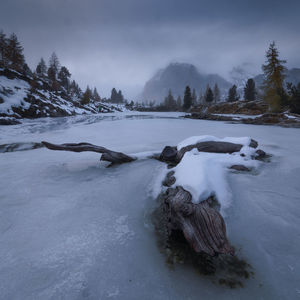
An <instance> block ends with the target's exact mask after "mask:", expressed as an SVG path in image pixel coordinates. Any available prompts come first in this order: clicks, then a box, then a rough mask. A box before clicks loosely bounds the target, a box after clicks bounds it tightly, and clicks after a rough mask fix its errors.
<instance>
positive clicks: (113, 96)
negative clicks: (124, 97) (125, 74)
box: [110, 88, 118, 103]
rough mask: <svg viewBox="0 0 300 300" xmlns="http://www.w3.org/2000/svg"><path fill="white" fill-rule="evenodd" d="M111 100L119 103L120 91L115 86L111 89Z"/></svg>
mask: <svg viewBox="0 0 300 300" xmlns="http://www.w3.org/2000/svg"><path fill="white" fill-rule="evenodd" d="M110 101H111V102H112V103H117V101H118V92H117V90H116V89H115V88H113V89H112V90H111V96H110Z"/></svg>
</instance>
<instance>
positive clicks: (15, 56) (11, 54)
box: [7, 33, 25, 72]
mask: <svg viewBox="0 0 300 300" xmlns="http://www.w3.org/2000/svg"><path fill="white" fill-rule="evenodd" d="M7 60H8V66H9V67H10V68H12V69H14V70H16V71H18V72H22V70H23V66H24V63H25V58H24V55H23V47H22V46H21V44H20V42H19V41H18V38H17V36H16V35H15V34H14V33H13V34H11V35H10V37H9V39H8V40H7Z"/></svg>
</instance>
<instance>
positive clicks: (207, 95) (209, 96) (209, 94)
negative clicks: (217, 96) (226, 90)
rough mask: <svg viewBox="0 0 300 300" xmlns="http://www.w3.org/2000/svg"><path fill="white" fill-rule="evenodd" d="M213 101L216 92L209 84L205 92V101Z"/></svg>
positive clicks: (208, 102)
mask: <svg viewBox="0 0 300 300" xmlns="http://www.w3.org/2000/svg"><path fill="white" fill-rule="evenodd" d="M213 101H214V94H213V92H212V89H211V88H210V86H209V85H207V88H206V92H205V103H207V104H211V103H212V102H213Z"/></svg>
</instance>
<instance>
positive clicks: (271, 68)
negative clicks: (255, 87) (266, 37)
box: [262, 42, 286, 111]
mask: <svg viewBox="0 0 300 300" xmlns="http://www.w3.org/2000/svg"><path fill="white" fill-rule="evenodd" d="M285 63H286V61H285V60H281V59H279V51H278V49H277V48H276V45H275V42H273V43H271V44H270V46H269V49H268V50H267V52H266V64H265V65H263V66H262V70H263V72H264V75H265V81H264V86H263V88H264V100H265V101H266V102H267V103H269V105H270V107H271V109H272V110H273V111H279V110H280V109H281V107H282V106H283V105H284V104H286V103H284V102H285V98H286V94H285V91H284V87H283V82H284V78H285V72H286V68H285V66H284V64H285Z"/></svg>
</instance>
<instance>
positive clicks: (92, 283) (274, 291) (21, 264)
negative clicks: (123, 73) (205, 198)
mask: <svg viewBox="0 0 300 300" xmlns="http://www.w3.org/2000/svg"><path fill="white" fill-rule="evenodd" d="M133 115H134V114H115V115H113V114H111V115H97V116H79V117H69V118H57V119H50V118H47V119H40V120H33V121H26V122H25V123H24V124H22V125H15V126H1V127H0V144H10V143H36V142H40V141H41V140H47V141H50V142H53V143H64V142H90V143H94V144H97V145H102V146H105V147H107V148H111V149H113V150H119V151H123V152H125V153H138V152H144V151H157V150H161V149H163V147H164V146H165V145H177V144H178V143H179V142H180V141H182V140H184V139H185V138H188V137H189V136H195V135H205V134H207V135H214V136H217V137H220V138H222V137H226V136H233V137H234V136H236V137H238V136H251V137H252V138H254V139H256V140H257V141H258V142H259V144H260V145H261V147H262V149H263V150H265V151H267V152H268V153H271V154H272V155H273V157H272V160H271V162H270V163H266V164H262V166H261V168H260V170H259V174H258V175H253V174H245V173H234V172H232V173H231V174H230V176H229V185H230V187H231V189H232V193H233V198H232V205H231V206H230V207H229V208H228V209H227V210H226V223H227V228H228V236H229V240H230V241H231V243H232V244H233V245H234V246H235V247H236V248H237V249H239V250H238V255H239V256H240V257H243V258H245V259H246V260H247V261H248V262H249V263H250V264H251V265H252V266H253V269H254V272H255V277H254V279H249V280H247V281H245V287H244V288H240V289H233V290H232V289H229V288H227V287H224V286H220V285H217V284H215V283H213V282H212V278H210V277H205V276H200V275H198V274H197V273H196V271H194V270H193V269H189V268H186V267H184V266H181V265H178V266H176V267H175V270H171V269H170V268H169V267H168V266H167V265H166V263H165V258H164V256H163V255H162V254H161V253H160V252H159V249H158V248H157V246H156V237H155V234H154V231H153V227H152V224H151V221H150V212H151V209H152V208H153V205H154V199H153V197H152V194H153V189H155V187H156V188H157V180H158V177H159V175H160V174H161V172H162V169H163V168H164V165H163V164H161V163H160V162H158V161H155V160H141V161H136V162H133V163H130V164H124V165H121V166H118V167H113V168H108V169H107V168H105V163H100V162H99V154H97V153H89V152H84V153H72V152H60V151H59V152H58V151H50V150H47V149H45V148H39V149H35V150H26V151H17V152H7V153H0V245H1V247H0V298H1V299H199V298H201V299H299V298H300V282H299V278H300V251H299V249H300V185H299V178H300V158H299V153H300V142H299V141H300V130H299V129H293V128H280V127H277V126H274V127H272V126H253V125H243V124H226V123H223V122H213V121H203V120H190V119H181V118H177V117H178V115H180V114H170V113H168V114H166V113H165V114H163V113H160V114H148V113H146V114H136V115H135V116H133Z"/></svg>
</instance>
